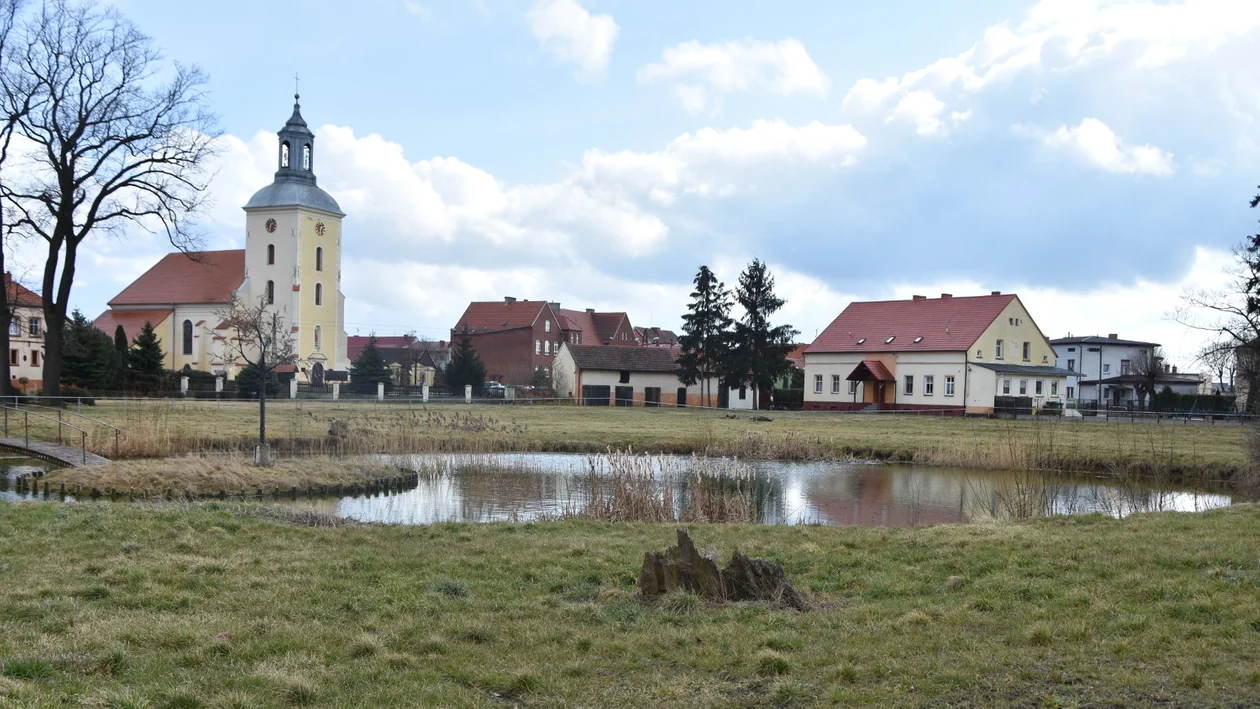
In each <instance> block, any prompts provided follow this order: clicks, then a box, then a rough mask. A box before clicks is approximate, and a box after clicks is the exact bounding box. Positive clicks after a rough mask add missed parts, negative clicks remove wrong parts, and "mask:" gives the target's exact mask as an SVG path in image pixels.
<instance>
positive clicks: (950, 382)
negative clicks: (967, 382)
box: [945, 374, 954, 396]
mask: <svg viewBox="0 0 1260 709" xmlns="http://www.w3.org/2000/svg"><path fill="white" fill-rule="evenodd" d="M953 395H954V375H952V374H950V375H947V376H946V377H945V396H953Z"/></svg>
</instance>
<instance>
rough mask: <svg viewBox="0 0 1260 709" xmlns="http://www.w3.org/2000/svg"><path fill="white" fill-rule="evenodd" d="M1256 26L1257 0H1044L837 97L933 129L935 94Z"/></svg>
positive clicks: (1155, 65)
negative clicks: (958, 49) (958, 48)
mask: <svg viewBox="0 0 1260 709" xmlns="http://www.w3.org/2000/svg"><path fill="white" fill-rule="evenodd" d="M1257 28H1260V3H1258V2H1254V0H1182V1H1181V2H1170V3H1161V4H1156V3H1154V2H1146V1H1141V2H1114V1H1112V0H1041V1H1040V2H1038V3H1037V4H1036V5H1034V6H1033V7H1032V8H1031V9H1030V10H1029V11H1028V14H1027V16H1026V18H1025V20H1024V21H1023V22H1022V23H1021V24H1019V25H1018V26H1015V27H1013V28H1012V27H1011V26H1009V25H1007V24H1000V25H995V26H992V27H989V28H988V29H987V30H986V31H985V33H984V36H983V37H982V38H981V39H980V40H979V41H978V42H976V43H975V44H974V45H972V46H971V47H970V48H969V49H967V50H966V51H964V52H962V53H961V54H958V55H956V56H952V57H944V58H941V59H938V60H937V61H935V62H933V63H932V64H930V65H928V66H926V67H924V68H922V69H918V70H915V71H911V72H908V73H906V74H905V75H903V76H902V77H901V78H896V77H889V78H887V79H884V80H883V81H877V80H875V79H870V78H866V79H861V80H859V81H857V82H856V83H855V84H854V85H853V87H852V88H851V89H850V90H849V92H848V94H846V96H845V98H844V103H843V106H844V109H845V110H846V111H853V112H862V113H876V114H879V115H882V116H883V117H884V118H885V120H886V121H888V122H895V121H897V120H899V119H900V120H906V121H908V122H910V123H912V124H913V125H915V126H916V130H917V131H918V132H919V133H929V134H931V133H937V132H939V131H940V130H941V129H942V128H948V126H945V125H941V126H937V125H936V124H934V123H933V122H932V121H933V116H932V115H930V113H931V111H935V110H936V105H937V104H938V103H939V104H942V105H941V107H940V110H939V111H937V113H939V112H943V111H944V110H946V109H947V108H948V107H950V106H955V105H957V104H959V103H962V102H966V101H967V100H968V98H969V97H970V96H972V95H974V94H976V93H978V92H980V91H983V90H985V89H987V88H989V87H991V86H994V85H996V84H1001V83H1003V82H1009V81H1010V80H1012V79H1013V78H1014V77H1016V76H1018V75H1019V74H1021V73H1023V72H1026V71H1036V72H1041V73H1061V72H1067V71H1073V70H1077V69H1081V68H1085V67H1089V66H1091V65H1093V64H1096V63H1097V62H1099V61H1101V60H1103V59H1112V60H1119V61H1120V62H1121V63H1122V65H1123V67H1125V68H1126V69H1128V70H1133V71H1152V70H1156V69H1160V68H1162V67H1165V66H1167V65H1168V64H1171V63H1173V62H1177V61H1182V60H1185V59H1188V58H1190V57H1192V56H1194V55H1196V54H1201V53H1206V52H1211V51H1214V50H1216V49H1217V48H1219V47H1220V46H1221V45H1223V44H1225V43H1227V42H1229V41H1230V40H1233V39H1235V38H1237V37H1241V36H1243V35H1245V34H1248V33H1250V32H1252V31H1254V30H1256V29H1257ZM1037 98H1038V99H1039V98H1040V95H1038V96H1037ZM907 100H909V101H910V103H909V104H908V105H907V104H906V101H907ZM955 110H960V111H965V110H966V109H955ZM925 113H927V114H928V115H926V117H924V114H925ZM925 128H927V129H928V130H925Z"/></svg>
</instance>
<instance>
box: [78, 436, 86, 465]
mask: <svg viewBox="0 0 1260 709" xmlns="http://www.w3.org/2000/svg"><path fill="white" fill-rule="evenodd" d="M79 437H80V443H81V444H82V446H83V464H84V465H87V432H86V431H80V432H79Z"/></svg>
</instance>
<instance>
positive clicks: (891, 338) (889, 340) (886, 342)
mask: <svg viewBox="0 0 1260 709" xmlns="http://www.w3.org/2000/svg"><path fill="white" fill-rule="evenodd" d="M895 339H897V336H896V335H889V336H888V339H887V340H884V344H885V345H891V344H892V341H893V340H895Z"/></svg>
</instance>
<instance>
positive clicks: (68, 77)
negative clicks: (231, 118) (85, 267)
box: [0, 0, 217, 396]
mask: <svg viewBox="0 0 1260 709" xmlns="http://www.w3.org/2000/svg"><path fill="white" fill-rule="evenodd" d="M10 45H11V46H10V47H7V48H6V51H5V54H6V55H8V59H6V65H5V71H4V72H3V73H0V100H2V101H3V104H2V110H3V113H4V114H10V115H11V114H14V113H15V111H17V109H19V108H21V107H23V106H25V107H26V108H27V112H26V114H25V115H23V116H22V117H20V118H18V119H17V120H15V121H14V124H13V132H14V135H15V136H16V137H18V138H19V139H20V140H21V142H22V143H24V144H25V145H27V146H29V148H28V149H27V150H26V151H25V154H24V155H22V156H21V157H22V160H21V168H20V170H14V171H13V174H12V175H11V176H10V179H8V180H6V181H4V183H3V184H2V185H0V186H2V187H3V190H2V191H0V200H3V204H4V206H6V207H8V208H9V210H10V211H11V212H12V228H13V229H14V230H16V231H17V232H18V233H20V234H23V235H26V236H31V237H39V238H41V239H43V240H44V241H45V242H46V243H47V257H46V259H45V262H44V268H43V284H42V289H41V290H42V292H43V296H44V317H45V321H46V323H47V329H46V332H45V336H44V349H45V357H46V359H45V363H44V381H45V392H46V393H48V394H49V395H51V396H56V395H58V394H59V393H60V383H59V379H60V374H61V359H62V347H63V329H64V326H65V322H66V314H67V309H68V306H69V303H70V289H71V286H72V284H73V283H74V275H75V267H76V265H77V259H78V255H79V249H80V246H81V245H82V244H83V241H84V240H85V239H86V238H87V237H88V236H89V235H91V234H101V235H110V234H112V235H118V236H123V235H124V234H125V232H126V230H127V229H129V228H136V227H138V228H141V229H145V230H148V231H152V232H162V233H164V234H165V236H166V238H167V239H168V240H169V241H170V242H171V243H172V244H173V245H174V246H175V247H176V248H178V249H180V250H184V251H188V250H191V249H192V248H193V247H195V246H197V244H198V239H197V237H196V235H195V234H194V233H193V231H192V229H191V217H192V216H193V215H195V214H197V213H198V212H199V211H200V210H201V208H202V207H203V206H204V198H205V189H206V187H207V183H208V179H209V178H208V176H207V175H206V171H205V169H206V167H207V163H208V162H209V159H210V158H211V157H212V156H213V154H214V150H215V144H216V143H215V138H216V137H217V134H216V131H215V128H214V124H215V118H214V116H213V115H211V114H210V112H209V111H208V110H207V109H206V99H205V95H204V94H203V92H202V88H203V87H204V85H205V83H206V77H205V75H204V74H203V73H202V72H201V70H200V69H198V68H196V67H188V66H183V65H180V64H178V63H175V64H174V65H173V66H169V67H168V66H167V65H166V63H165V62H164V61H163V58H162V55H161V54H160V53H159V52H158V51H157V50H156V49H154V48H153V46H152V43H151V41H150V40H149V38H148V37H146V36H145V35H143V34H141V33H140V32H139V31H138V30H137V29H136V28H135V27H134V26H133V25H132V24H131V23H130V22H128V21H127V20H126V19H125V18H123V17H122V15H120V14H119V13H118V12H117V10H115V9H113V8H110V7H102V6H100V5H97V4H96V3H95V1H94V0H85V1H84V2H80V1H79V0H48V2H46V3H45V4H44V5H43V6H42V7H41V8H40V10H39V11H37V12H35V13H33V15H32V17H30V19H29V20H28V21H27V22H25V23H23V24H21V25H19V26H18V27H17V28H16V31H15V33H14V35H13V36H12V37H11V38H10ZM162 77H169V79H168V80H167V81H165V82H163V81H162V80H161V79H162Z"/></svg>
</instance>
